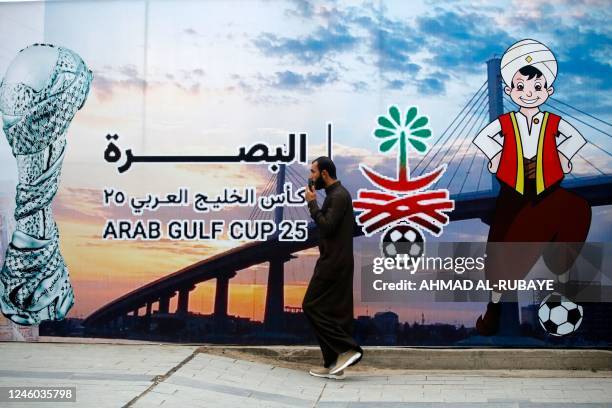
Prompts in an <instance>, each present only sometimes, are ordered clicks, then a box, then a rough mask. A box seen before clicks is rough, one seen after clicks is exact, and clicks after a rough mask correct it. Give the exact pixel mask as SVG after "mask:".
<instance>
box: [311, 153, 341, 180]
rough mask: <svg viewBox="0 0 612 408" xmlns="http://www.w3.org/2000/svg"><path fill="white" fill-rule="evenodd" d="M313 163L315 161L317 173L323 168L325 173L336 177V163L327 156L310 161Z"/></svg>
mask: <svg viewBox="0 0 612 408" xmlns="http://www.w3.org/2000/svg"><path fill="white" fill-rule="evenodd" d="M312 162H313V163H315V162H316V163H317V167H318V168H319V173H320V172H322V171H323V170H327V174H329V177H331V178H333V179H336V165H335V164H334V162H333V161H332V160H331V159H330V158H329V157H327V156H321V157H319V158H317V159H315V160H313V161H312Z"/></svg>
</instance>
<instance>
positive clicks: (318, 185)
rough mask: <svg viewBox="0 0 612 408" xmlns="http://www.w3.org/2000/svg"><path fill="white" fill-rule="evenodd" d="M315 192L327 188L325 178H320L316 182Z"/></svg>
mask: <svg viewBox="0 0 612 408" xmlns="http://www.w3.org/2000/svg"><path fill="white" fill-rule="evenodd" d="M314 188H315V190H322V189H324V188H325V182H324V181H323V177H321V176H319V177H317V179H316V180H315V182H314Z"/></svg>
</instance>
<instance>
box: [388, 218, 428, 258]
mask: <svg viewBox="0 0 612 408" xmlns="http://www.w3.org/2000/svg"><path fill="white" fill-rule="evenodd" d="M424 244H425V242H424V239H423V234H421V231H419V230H418V229H416V228H414V227H412V226H410V225H407V224H397V225H394V226H393V227H391V228H389V229H388V230H387V231H386V232H385V234H384V235H383V236H382V238H381V249H382V252H383V255H384V256H385V257H394V256H395V255H397V254H407V255H408V256H410V257H418V256H421V254H422V253H423V250H424V247H425V245H424Z"/></svg>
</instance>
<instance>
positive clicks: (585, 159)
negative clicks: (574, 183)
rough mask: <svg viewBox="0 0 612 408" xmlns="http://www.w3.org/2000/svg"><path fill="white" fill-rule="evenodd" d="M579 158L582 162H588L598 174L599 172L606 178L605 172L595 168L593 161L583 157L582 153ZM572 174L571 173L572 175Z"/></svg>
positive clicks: (578, 154)
mask: <svg viewBox="0 0 612 408" xmlns="http://www.w3.org/2000/svg"><path fill="white" fill-rule="evenodd" d="M576 155H577V156H578V157H580V158H581V159H582V160H584V161H585V162H587V163H588V164H589V165H590V166H591V167H592V168H594V169H595V170H596V171H597V172H599V173H600V174H601V175H602V176H605V175H606V173H604V172H603V171H601V170H600V169H599V168H598V167H597V166H595V165H594V164H593V163H591V161H590V160H589V159H587V158H586V157H584V156H583V155H581V154H580V153H577V154H576ZM570 174H571V173H570Z"/></svg>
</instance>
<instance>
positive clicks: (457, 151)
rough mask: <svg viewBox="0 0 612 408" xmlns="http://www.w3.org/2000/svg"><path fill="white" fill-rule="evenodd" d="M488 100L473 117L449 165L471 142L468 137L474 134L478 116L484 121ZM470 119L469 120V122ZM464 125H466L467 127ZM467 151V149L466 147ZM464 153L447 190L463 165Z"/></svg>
mask: <svg viewBox="0 0 612 408" xmlns="http://www.w3.org/2000/svg"><path fill="white" fill-rule="evenodd" d="M488 100H489V98H488V97H487V98H485V99H484V100H483V101H482V102H483V103H482V104H481V106H480V108H479V109H480V110H479V112H478V115H476V116H475V120H474V123H472V126H471V127H470V130H469V131H468V133H467V134H466V135H465V137H464V138H463V141H462V142H461V144H460V145H459V147H458V148H457V150H455V153H454V154H453V156H452V157H451V159H450V160H449V161H448V162H449V163H452V162H453V160H455V157H456V156H457V154H458V153H459V151H460V150H461V149H462V148H463V145H464V144H465V142H466V141H470V143H471V141H472V140H473V139H472V138H471V137H470V135H471V134H473V132H474V128H475V127H476V124H477V123H478V119H479V118H480V116H484V119H483V120H482V121H484V120H485V119H486V111H487V101H488ZM471 119H472V118H470V120H471ZM467 123H469V121H468V122H467ZM467 123H466V125H467ZM461 133H463V130H462V131H461ZM468 150H469V147H468ZM465 156H466V153H463V155H462V156H461V160H460V161H459V164H458V165H457V166H456V167H455V172H454V173H453V176H452V177H451V179H450V181H449V182H448V185H447V186H446V188H447V189H449V188H450V186H451V184H452V182H453V180H454V179H455V176H456V175H457V173H458V172H459V168H460V167H461V164H462V163H463V159H464V158H465Z"/></svg>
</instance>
